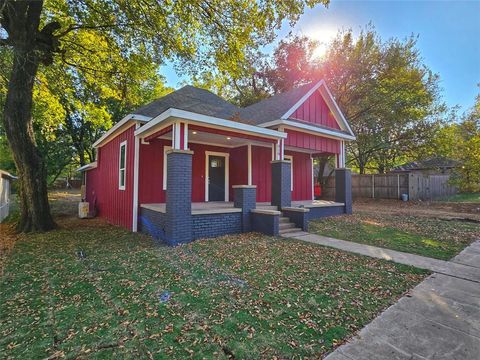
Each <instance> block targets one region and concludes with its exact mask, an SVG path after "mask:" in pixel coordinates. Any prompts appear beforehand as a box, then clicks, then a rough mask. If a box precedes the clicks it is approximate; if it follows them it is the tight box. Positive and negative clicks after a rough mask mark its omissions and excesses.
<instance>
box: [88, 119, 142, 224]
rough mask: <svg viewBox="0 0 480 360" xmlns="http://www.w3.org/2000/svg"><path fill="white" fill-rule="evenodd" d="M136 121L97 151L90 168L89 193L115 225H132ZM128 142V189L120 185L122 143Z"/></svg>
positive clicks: (103, 216) (126, 183) (126, 184)
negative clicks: (95, 160) (92, 165)
mask: <svg viewBox="0 0 480 360" xmlns="http://www.w3.org/2000/svg"><path fill="white" fill-rule="evenodd" d="M134 131H135V125H134V124H132V126H131V127H129V128H127V129H125V130H124V131H123V132H122V133H120V134H118V135H117V136H116V137H114V138H113V139H112V140H111V141H109V142H108V143H106V144H105V145H103V146H102V147H100V148H99V149H98V151H97V167H96V168H95V169H92V170H89V171H87V184H86V197H87V201H88V202H89V203H90V208H91V209H92V208H93V206H94V203H95V201H96V207H97V211H98V214H97V215H98V216H100V217H102V218H105V219H106V220H107V221H108V222H109V223H111V224H113V225H119V226H123V227H125V228H128V229H131V228H132V216H133V207H132V204H133V161H134V151H135V144H134ZM124 141H126V142H127V149H126V157H125V159H126V163H125V190H120V189H119V163H120V161H119V160H120V159H119V156H120V144H121V143H122V142H124Z"/></svg>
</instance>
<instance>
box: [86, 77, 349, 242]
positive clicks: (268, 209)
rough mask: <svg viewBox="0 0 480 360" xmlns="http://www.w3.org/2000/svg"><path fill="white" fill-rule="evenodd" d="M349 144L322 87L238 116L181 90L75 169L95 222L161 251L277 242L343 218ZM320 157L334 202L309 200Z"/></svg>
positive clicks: (106, 139) (215, 100)
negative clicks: (329, 164) (139, 234)
mask: <svg viewBox="0 0 480 360" xmlns="http://www.w3.org/2000/svg"><path fill="white" fill-rule="evenodd" d="M354 139H355V136H354V134H353V132H352V130H351V128H350V126H349V124H348V122H347V121H346V119H345V118H344V116H343V115H342V112H341V111H340V109H339V108H338V106H337V104H336V103H335V100H334V98H333V96H332V94H331V93H330V91H329V90H328V88H327V86H326V84H325V82H324V81H323V80H322V81H319V82H317V83H312V84H308V85H305V86H302V87H299V88H296V89H293V90H291V91H288V92H286V93H283V94H279V95H276V96H273V97H271V98H269V99H266V100H263V101H260V102H258V103H256V104H253V105H251V106H248V107H246V108H238V107H236V106H234V105H232V104H231V103H229V102H227V101H225V100H223V99H222V98H220V97H218V96H216V95H214V94H213V93H211V92H209V91H207V90H203V89H199V88H195V87H192V86H185V87H183V88H181V89H179V90H177V91H175V92H173V93H171V94H169V95H166V96H164V97H162V98H160V99H158V100H155V101H153V102H152V103H150V104H148V105H145V106H143V107H141V108H139V109H137V110H136V111H135V112H134V113H132V114H129V115H127V116H126V117H125V118H123V119H122V120H121V121H119V122H118V123H117V124H116V125H115V126H113V127H112V128H111V129H110V130H109V131H107V132H106V133H105V134H104V135H103V136H102V137H101V138H100V139H98V140H97V141H96V142H95V144H94V147H95V149H96V151H97V161H96V162H94V163H91V164H88V165H86V166H83V167H82V168H80V169H79V170H80V171H84V173H85V175H84V179H85V185H86V200H87V201H88V202H89V203H90V206H91V207H92V208H93V207H95V209H96V210H97V213H98V215H99V216H100V217H103V218H106V219H107V220H108V221H109V222H111V223H112V224H116V225H120V226H123V227H126V228H128V229H131V230H132V231H143V232H147V233H149V234H151V235H152V236H154V237H157V238H161V239H163V240H165V241H166V242H168V243H172V244H177V243H181V242H187V241H191V240H193V239H197V238H201V237H211V236H218V235H222V234H227V233H237V232H244V231H250V230H255V231H262V232H265V233H269V234H273V235H276V234H279V233H285V232H293V231H299V230H300V229H303V230H305V229H306V228H307V226H308V220H309V219H312V218H317V217H321V216H329V215H335V214H340V213H351V185H350V181H351V178H350V172H349V171H348V170H346V169H344V166H345V141H351V140H354ZM326 154H334V155H335V156H336V158H337V166H338V169H337V170H336V186H337V189H336V198H335V202H325V201H323V202H322V201H314V200H313V199H314V195H313V159H314V158H315V157H317V156H322V155H326Z"/></svg>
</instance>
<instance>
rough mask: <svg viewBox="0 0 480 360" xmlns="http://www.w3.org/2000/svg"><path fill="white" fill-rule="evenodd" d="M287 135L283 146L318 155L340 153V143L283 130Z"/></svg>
mask: <svg viewBox="0 0 480 360" xmlns="http://www.w3.org/2000/svg"><path fill="white" fill-rule="evenodd" d="M285 132H286V133H287V134H288V136H287V138H286V139H285V146H293V147H297V148H301V149H308V150H315V151H316V152H319V153H331V154H338V153H340V141H339V140H335V139H330V138H326V137H322V136H317V135H311V134H307V133H304V132H300V131H295V130H289V129H285Z"/></svg>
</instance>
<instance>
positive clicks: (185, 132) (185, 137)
mask: <svg viewBox="0 0 480 360" xmlns="http://www.w3.org/2000/svg"><path fill="white" fill-rule="evenodd" d="M182 150H188V123H184V124H183V149H182Z"/></svg>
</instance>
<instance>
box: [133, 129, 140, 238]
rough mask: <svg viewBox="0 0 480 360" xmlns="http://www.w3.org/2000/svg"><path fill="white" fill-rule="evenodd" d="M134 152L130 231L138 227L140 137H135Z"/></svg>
mask: <svg viewBox="0 0 480 360" xmlns="http://www.w3.org/2000/svg"><path fill="white" fill-rule="evenodd" d="M139 127H140V124H138V123H137V125H136V128H137V129H138V128H139ZM134 141H135V143H134V144H135V145H134V147H135V150H134V151H135V152H134V154H133V211H132V213H133V215H132V216H133V219H132V231H133V232H137V229H138V171H139V164H140V139H139V138H138V137H136V138H135V140H134Z"/></svg>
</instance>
